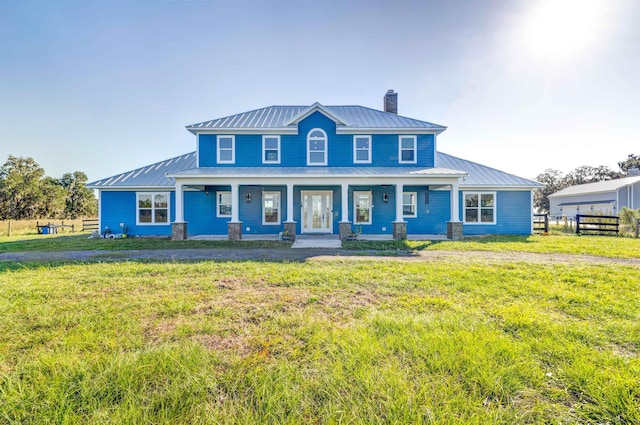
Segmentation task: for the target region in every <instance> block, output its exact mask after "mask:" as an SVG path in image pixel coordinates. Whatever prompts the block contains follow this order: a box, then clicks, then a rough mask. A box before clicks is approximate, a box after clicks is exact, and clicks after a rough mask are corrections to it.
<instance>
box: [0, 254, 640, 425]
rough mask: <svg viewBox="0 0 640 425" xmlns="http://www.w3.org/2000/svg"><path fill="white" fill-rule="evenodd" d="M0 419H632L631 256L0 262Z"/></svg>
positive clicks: (638, 377) (639, 343)
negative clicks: (544, 260) (586, 260)
mask: <svg viewBox="0 0 640 425" xmlns="http://www.w3.org/2000/svg"><path fill="white" fill-rule="evenodd" d="M0 282H1V283H0V314H1V315H2V320H1V321H0V406H1V407H0V422H3V423H20V424H42V423H70V424H72V423H91V424H112V423H154V424H169V423H171V424H204V423H211V424H300V423H318V424H320V423H322V424H324V423H350V424H372V423H398V424H421V423H450V424H488V423H490V424H516V423H540V424H542V423H556V424H560V423H583V424H587V423H593V424H596V423H603V424H604V423H610V424H632V423H640V403H638V400H640V300H639V298H638V293H639V292H640V268H639V267H637V266H622V265H613V264H598V265H590V264H577V263H573V264H529V263H524V262H506V261H500V262H491V261H487V260H486V259H483V260H477V261H476V260H469V259H462V260H461V261H459V262H456V263H455V264H453V263H450V262H448V261H445V260H434V261H428V262H420V261H399V260H389V259H377V260H375V261H374V260H366V259H364V260H312V261H307V262H299V263H291V262H257V261H242V262H210V261H207V262H192V263H176V262H121V263H91V264H36V263H32V264H29V263H27V264H15V263H6V262H5V263H2V264H0Z"/></svg>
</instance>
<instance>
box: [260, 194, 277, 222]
mask: <svg viewBox="0 0 640 425" xmlns="http://www.w3.org/2000/svg"><path fill="white" fill-rule="evenodd" d="M262 224H280V192H263V193H262Z"/></svg>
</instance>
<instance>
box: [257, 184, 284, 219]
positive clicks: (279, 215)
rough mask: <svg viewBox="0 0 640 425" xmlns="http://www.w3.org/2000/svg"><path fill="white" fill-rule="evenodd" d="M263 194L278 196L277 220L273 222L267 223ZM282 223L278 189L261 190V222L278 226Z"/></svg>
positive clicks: (280, 197) (280, 196) (280, 200)
mask: <svg viewBox="0 0 640 425" xmlns="http://www.w3.org/2000/svg"><path fill="white" fill-rule="evenodd" d="M265 195H277V196H278V221H277V222H275V223H267V220H266V217H265V214H266V212H267V211H266V208H265V206H264V200H265ZM281 223H282V195H281V194H280V192H279V191H275V190H274V191H266V192H262V224H263V225H264V226H279V225H280V224H281Z"/></svg>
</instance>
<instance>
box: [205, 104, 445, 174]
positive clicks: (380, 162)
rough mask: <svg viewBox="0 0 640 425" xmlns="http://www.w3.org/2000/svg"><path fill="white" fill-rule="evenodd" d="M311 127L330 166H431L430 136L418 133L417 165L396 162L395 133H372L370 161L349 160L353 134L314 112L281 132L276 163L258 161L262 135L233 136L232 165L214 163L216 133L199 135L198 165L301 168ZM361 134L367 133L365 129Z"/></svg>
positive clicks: (432, 159)
mask: <svg viewBox="0 0 640 425" xmlns="http://www.w3.org/2000/svg"><path fill="white" fill-rule="evenodd" d="M313 128H321V129H323V130H324V131H325V132H326V133H327V138H328V139H329V140H328V149H329V157H328V166H330V167H360V166H361V167H368V166H371V165H372V164H373V165H376V166H379V167H398V166H408V167H416V166H419V167H426V168H428V167H433V166H434V158H435V156H434V152H435V144H434V136H433V134H420V135H418V139H417V140H418V162H417V164H399V163H398V136H397V135H393V134H376V135H373V136H372V146H373V149H372V164H354V163H353V136H352V135H344V134H341V135H338V134H336V124H335V122H333V120H331V119H330V118H327V117H326V116H325V115H323V114H322V113H320V112H314V113H313V114H311V115H310V116H308V117H307V118H305V119H304V120H302V121H301V122H300V123H299V124H298V134H297V135H282V136H281V138H280V155H281V159H280V164H263V163H262V135H260V134H250V135H244V134H240V135H235V149H236V151H235V164H217V163H216V137H217V136H216V135H212V134H201V135H200V136H199V143H198V150H199V166H200V167H261V166H262V167H304V166H306V165H307V134H308V133H309V131H310V130H311V129H313ZM362 134H365V135H366V134H367V133H366V132H364V133H362Z"/></svg>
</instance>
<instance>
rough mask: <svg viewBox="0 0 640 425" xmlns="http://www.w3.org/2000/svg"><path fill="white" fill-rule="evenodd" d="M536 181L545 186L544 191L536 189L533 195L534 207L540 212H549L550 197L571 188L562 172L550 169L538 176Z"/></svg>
mask: <svg viewBox="0 0 640 425" xmlns="http://www.w3.org/2000/svg"><path fill="white" fill-rule="evenodd" d="M536 180H537V181H539V182H540V183H542V184H544V185H545V186H544V187H543V188H542V189H536V191H535V193H534V194H533V206H534V207H535V208H536V209H538V210H540V211H549V195H551V194H552V193H556V192H557V191H559V190H562V189H564V188H565V187H567V186H569V185H568V184H567V178H566V177H565V176H564V175H563V174H562V171H558V170H553V169H550V168H548V169H546V170H545V171H544V173H542V174H538V176H537V177H536Z"/></svg>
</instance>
